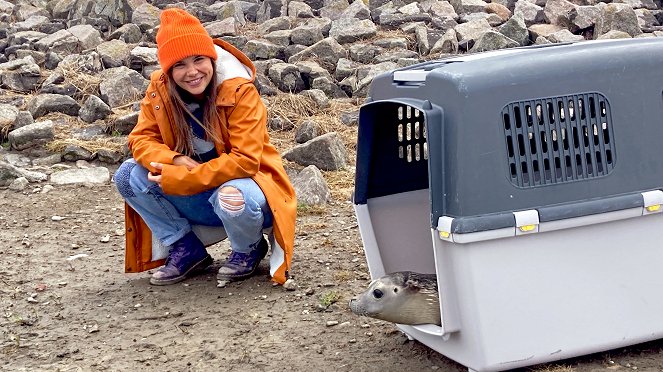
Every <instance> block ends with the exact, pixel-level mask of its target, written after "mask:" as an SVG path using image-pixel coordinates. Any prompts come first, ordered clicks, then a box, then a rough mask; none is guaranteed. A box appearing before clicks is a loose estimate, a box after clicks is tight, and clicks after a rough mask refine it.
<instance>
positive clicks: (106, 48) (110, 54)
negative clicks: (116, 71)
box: [97, 39, 131, 68]
mask: <svg viewBox="0 0 663 372" xmlns="http://www.w3.org/2000/svg"><path fill="white" fill-rule="evenodd" d="M130 52H131V49H130V48H129V45H127V43H126V42H124V41H122V40H117V39H116V40H109V41H106V42H103V43H101V44H99V45H98V46H97V53H99V57H100V58H101V62H102V63H103V65H104V67H105V68H113V67H120V66H124V65H125V64H126V63H127V61H128V60H129V55H130Z"/></svg>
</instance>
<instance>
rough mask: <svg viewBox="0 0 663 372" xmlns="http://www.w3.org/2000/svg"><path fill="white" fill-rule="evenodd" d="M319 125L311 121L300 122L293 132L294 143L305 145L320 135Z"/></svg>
mask: <svg viewBox="0 0 663 372" xmlns="http://www.w3.org/2000/svg"><path fill="white" fill-rule="evenodd" d="M321 131H322V130H321V128H320V125H318V123H316V122H314V121H312V120H306V121H304V122H302V123H301V124H300V125H299V126H298V127H297V130H296V131H295V142H297V143H306V142H308V141H310V140H312V139H314V138H315V137H317V136H319V135H320V132H321Z"/></svg>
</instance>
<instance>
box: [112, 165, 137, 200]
mask: <svg viewBox="0 0 663 372" xmlns="http://www.w3.org/2000/svg"><path fill="white" fill-rule="evenodd" d="M136 165H137V164H136V162H135V161H133V159H132V160H127V161H125V162H124V163H122V165H120V167H119V168H117V171H116V172H115V175H114V176H113V179H114V180H115V187H117V191H118V192H119V193H120V195H122V197H124V198H125V199H126V198H131V197H134V196H136V194H135V193H134V190H133V188H132V187H131V182H130V180H131V171H133V170H134V168H135V167H136Z"/></svg>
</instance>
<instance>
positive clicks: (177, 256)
mask: <svg viewBox="0 0 663 372" xmlns="http://www.w3.org/2000/svg"><path fill="white" fill-rule="evenodd" d="M185 254H186V251H185V249H183V246H181V245H179V244H175V245H174V246H173V247H172V248H171V249H170V252H169V253H168V257H167V258H166V265H168V263H169V262H170V261H172V260H175V262H179V261H180V260H181V259H182V258H183V257H184V255H185Z"/></svg>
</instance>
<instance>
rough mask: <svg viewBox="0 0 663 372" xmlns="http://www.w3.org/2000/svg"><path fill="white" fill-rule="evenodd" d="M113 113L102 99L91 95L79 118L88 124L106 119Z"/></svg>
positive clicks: (79, 113)
mask: <svg viewBox="0 0 663 372" xmlns="http://www.w3.org/2000/svg"><path fill="white" fill-rule="evenodd" d="M112 112H113V111H112V110H111V108H110V107H109V106H108V105H107V104H106V103H105V102H104V101H103V100H102V99H101V98H99V97H97V96H95V95H90V96H88V98H87V99H86V100H85V103H84V104H83V107H81V110H80V111H79V112H78V117H80V118H81V120H83V121H84V122H86V123H92V122H94V121H95V120H99V119H105V118H106V117H107V116H108V115H110V114H111V113H112Z"/></svg>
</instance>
